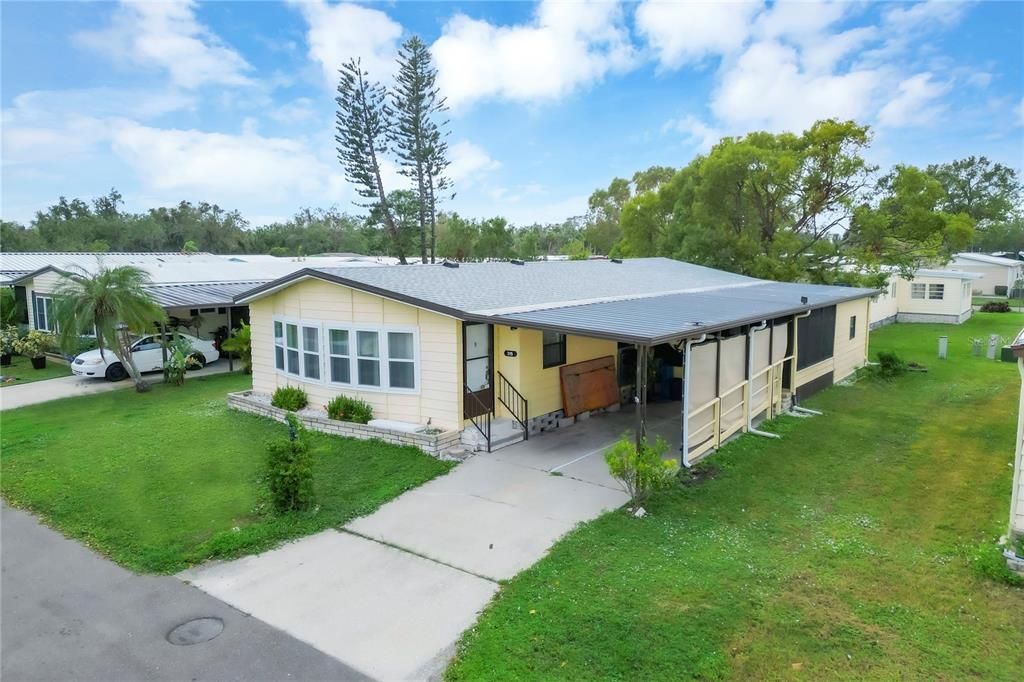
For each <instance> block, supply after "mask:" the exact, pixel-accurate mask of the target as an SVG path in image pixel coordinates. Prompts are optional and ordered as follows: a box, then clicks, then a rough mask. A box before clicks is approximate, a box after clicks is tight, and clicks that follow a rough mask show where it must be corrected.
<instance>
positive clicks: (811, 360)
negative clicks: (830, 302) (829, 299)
mask: <svg viewBox="0 0 1024 682" xmlns="http://www.w3.org/2000/svg"><path fill="white" fill-rule="evenodd" d="M796 331H797V347H796V352H797V357H796V368H797V369H803V368H804V367H810V366H811V365H816V364H818V363H819V362H821V361H822V360H828V359H829V358H830V357H832V352H833V350H834V349H835V340H836V307H835V306H830V307H828V308H818V309H817V310H812V311H811V314H810V315H809V316H808V317H804V318H801V319H800V320H798V322H797V327H796Z"/></svg>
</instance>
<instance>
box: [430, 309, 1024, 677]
mask: <svg viewBox="0 0 1024 682" xmlns="http://www.w3.org/2000/svg"><path fill="white" fill-rule="evenodd" d="M1022 326H1024V315H1020V314H1016V313H1010V314H1002V315H1000V314H977V315H976V316H975V317H974V318H973V319H972V320H970V321H969V322H968V323H967V324H965V325H963V326H961V327H954V326H946V325H911V324H899V325H893V326H890V327H886V328H884V329H882V330H879V331H877V332H875V333H874V334H873V335H872V352H873V353H874V352H877V351H878V350H879V349H891V350H895V351H897V352H898V353H899V354H901V355H902V356H903V357H904V359H906V360H914V361H917V362H920V363H922V364H924V365H927V366H928V367H929V369H930V371H929V372H928V373H926V374H910V375H907V376H905V377H902V378H899V379H896V380H895V381H893V382H891V383H885V382H881V381H876V380H861V381H858V382H857V383H855V384H854V385H852V386H837V387H834V388H831V389H829V390H827V391H824V392H822V393H820V394H818V395H817V396H815V397H814V398H812V399H810V400H809V401H807V405H808V406H809V407H813V408H817V409H819V410H823V411H824V412H825V415H824V416H822V417H813V418H806V419H798V418H795V417H783V418H780V419H779V420H777V421H776V422H775V423H773V424H771V425H769V426H768V427H767V428H770V429H772V430H775V431H777V432H779V433H780V434H782V436H783V437H782V439H781V440H769V439H765V438H758V437H756V436H744V437H742V438H740V439H738V440H736V441H734V442H732V443H731V444H729V445H727V446H726V447H725V448H723V449H722V451H720V452H719V453H717V454H715V455H712V456H711V458H710V459H709V460H706V461H705V462H704V463H702V465H701V466H700V467H699V469H701V470H702V472H703V473H704V476H703V477H702V479H701V482H691V483H689V484H685V485H684V484H681V485H679V486H678V487H677V488H676V489H674V490H672V491H669V492H666V493H663V494H660V495H658V496H656V497H655V498H654V499H653V500H652V501H651V502H650V504H648V505H647V507H648V511H649V512H650V513H649V515H648V516H647V517H645V518H643V519H636V518H632V517H631V516H628V515H627V514H625V513H624V512H621V511H620V512H613V513H610V514H606V515H605V516H603V517H601V518H599V519H597V520H595V521H593V522H591V523H588V524H586V525H583V526H581V527H580V528H578V529H577V530H576V531H574V532H573V533H571V534H570V535H569V536H567V537H566V538H565V539H563V540H562V541H561V542H559V543H558V544H557V545H556V546H555V547H554V548H553V550H552V551H551V553H550V554H549V555H548V556H547V557H546V558H545V559H543V560H542V561H540V562H539V563H538V564H537V565H535V566H534V567H533V568H532V569H530V570H528V571H526V572H524V573H522V574H520V575H519V576H517V577H516V578H514V579H513V580H511V581H510V582H509V583H508V584H506V585H505V586H503V587H502V589H501V591H500V592H499V594H498V596H497V597H496V598H495V600H494V602H492V604H491V605H490V606H489V607H488V609H487V610H486V611H485V612H484V614H483V615H482V617H481V618H480V620H479V622H478V623H477V625H476V626H475V627H473V628H472V629H471V630H469V631H468V632H467V633H466V634H465V635H464V637H463V640H462V642H461V644H460V647H459V652H458V655H457V657H456V659H455V660H454V662H453V663H452V665H451V666H450V668H449V670H448V677H449V678H450V679H454V680H477V679H496V678H500V679H553V678H554V679H636V680H668V679H672V680H676V679H684V678H729V679H741V680H745V679H757V680H760V679H778V678H804V679H820V678H844V679H865V678H867V679H906V678H910V679H962V678H968V677H973V678H981V679H1015V678H1018V677H1019V676H1020V674H1021V670H1022V666H1024V589H1021V588H1020V587H1013V586H1011V585H1010V584H1009V583H1010V582H1011V579H1010V578H1009V573H1008V572H1007V571H1006V570H1005V567H1004V565H1003V564H1002V562H1001V559H1000V557H999V556H998V553H997V550H996V549H995V547H994V544H993V543H994V542H995V540H996V539H997V537H998V536H999V535H1000V534H1001V533H1002V532H1003V531H1005V528H1006V524H1007V521H1008V518H1007V517H1008V509H1009V497H1010V475H1011V469H1010V468H1009V466H1008V465H1009V463H1010V462H1011V460H1012V456H1013V446H1014V443H1013V442H1014V434H1015V428H1016V414H1015V411H1016V405H1017V395H1018V391H1019V382H1018V376H1017V370H1016V367H1015V366H1014V365H1013V364H1010V363H995V362H990V361H987V360H985V359H983V358H973V357H971V356H970V343H969V338H970V337H973V336H981V335H987V334H989V333H998V334H1001V335H1002V336H1006V337H1012V336H1013V335H1015V334H1016V332H1017V331H1018V330H1019V329H1020V327H1022ZM940 335H948V336H949V337H950V358H949V359H948V360H946V361H939V360H937V359H936V357H935V355H936V353H935V348H936V339H937V337H938V336H940Z"/></svg>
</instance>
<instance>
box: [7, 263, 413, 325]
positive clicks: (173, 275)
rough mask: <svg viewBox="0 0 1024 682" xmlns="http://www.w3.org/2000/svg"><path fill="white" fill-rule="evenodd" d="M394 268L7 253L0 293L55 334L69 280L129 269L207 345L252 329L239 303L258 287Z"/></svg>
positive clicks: (31, 322)
mask: <svg viewBox="0 0 1024 682" xmlns="http://www.w3.org/2000/svg"><path fill="white" fill-rule="evenodd" d="M392 262H396V261H395V259H389V258H378V257H370V256H359V255H356V254H345V255H340V256H330V257H327V256H312V257H308V258H287V257H286V258H277V257H274V256H267V255H219V254H212V253H130V252H114V253H91V252H64V251H61V252H32V253H0V286H3V285H6V286H10V287H13V288H14V291H15V294H16V296H17V298H18V300H20V301H22V302H23V303H24V305H25V310H26V318H25V323H26V324H27V325H28V326H29V328H31V329H39V330H42V331H50V332H52V331H56V324H55V321H54V320H53V315H52V307H53V293H54V292H55V291H56V290H57V287H58V285H59V283H60V281H61V279H62V278H63V274H64V272H66V271H68V270H71V269H73V268H76V267H77V268H83V269H85V270H86V271H88V272H95V271H96V270H97V269H98V268H99V267H100V266H105V267H117V266H122V265H130V266H133V267H137V268H139V269H141V270H144V271H145V272H146V273H147V274H148V275H149V276H150V278H151V280H152V283H151V284H150V285H148V286H147V289H148V290H149V292H150V293H151V294H152V295H153V298H154V299H155V300H156V302H157V303H158V304H159V305H160V306H161V307H163V308H164V310H166V311H167V315H168V316H169V317H170V318H171V320H172V321H176V322H179V323H180V324H181V325H182V326H183V327H187V328H188V329H191V330H192V332H193V333H194V334H195V335H196V336H198V337H200V338H204V339H215V338H216V337H217V336H218V335H223V334H224V333H226V332H228V331H229V330H231V329H236V328H238V327H239V326H240V325H241V323H242V322H246V321H248V319H249V313H248V309H247V308H246V307H245V306H236V305H235V303H234V297H235V295H236V294H239V293H241V292H243V291H247V290H249V289H252V288H253V287H254V286H257V285H259V284H263V283H266V282H269V281H271V280H274V279H276V278H278V277H281V276H283V275H286V274H288V273H290V272H294V271H296V270H300V269H302V268H305V267H312V266H339V265H344V266H346V267H349V266H352V267H368V266H370V267H372V266H377V265H386V264H391V263H392Z"/></svg>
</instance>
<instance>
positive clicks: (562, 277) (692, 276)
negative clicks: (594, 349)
mask: <svg viewBox="0 0 1024 682" xmlns="http://www.w3.org/2000/svg"><path fill="white" fill-rule="evenodd" d="M304 273H305V275H307V276H308V275H313V276H318V277H321V278H323V279H328V280H330V281H335V282H337V283H339V284H346V285H349V286H354V287H356V288H360V289H364V290H366V291H374V292H375V293H381V294H383V295H385V296H390V297H392V298H394V297H399V298H408V299H415V300H416V301H418V302H421V303H423V302H425V303H428V304H430V305H432V306H435V307H438V308H442V309H445V310H448V311H455V312H458V313H477V314H499V313H502V312H513V311H514V310H517V309H530V310H536V309H537V308H540V307H545V306H547V307H558V306H565V305H578V304H580V303H586V302H597V301H603V300H614V299H617V298H637V297H642V296H659V295H664V294H669V293H681V292H684V291H699V290H704V289H709V288H715V289H717V288H721V287H727V286H750V285H752V284H756V283H757V282H758V281H759V280H756V279H753V278H751V277H745V276H743V275H736V274H733V273H731V272H724V271H722V270H715V269H713V268H707V267H704V266H701V265H693V264H692V263H684V262H682V261H676V260H671V259H669V258H633V259H627V260H624V261H622V262H619V263H616V262H613V261H610V260H584V261H546V262H545V261H531V262H528V263H525V264H523V265H515V264H513V263H510V262H489V263H461V264H459V266H458V267H447V266H445V265H441V264H437V265H417V266H415V267H401V266H398V267H393V268H372V269H362V270H355V269H352V268H311V269H307V270H304V271H300V272H297V273H295V275H293V276H291V277H285V278H282V279H280V280H277V281H276V282H275V283H273V284H272V285H270V286H268V287H265V289H266V290H269V289H272V288H274V287H275V286H277V285H279V284H285V283H287V282H288V281H290V280H292V279H294V278H295V277H296V276H302V275H303V274H304ZM259 293H260V290H256V291H254V292H251V293H250V294H248V295H247V296H256V295H258V294H259Z"/></svg>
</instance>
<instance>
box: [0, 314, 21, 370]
mask: <svg viewBox="0 0 1024 682" xmlns="http://www.w3.org/2000/svg"><path fill="white" fill-rule="evenodd" d="M17 344H18V328H17V327H15V326H14V325H13V324H8V325H4V326H3V327H0V367H10V366H11V354H12V353H14V352H15V346H16V345H17Z"/></svg>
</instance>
